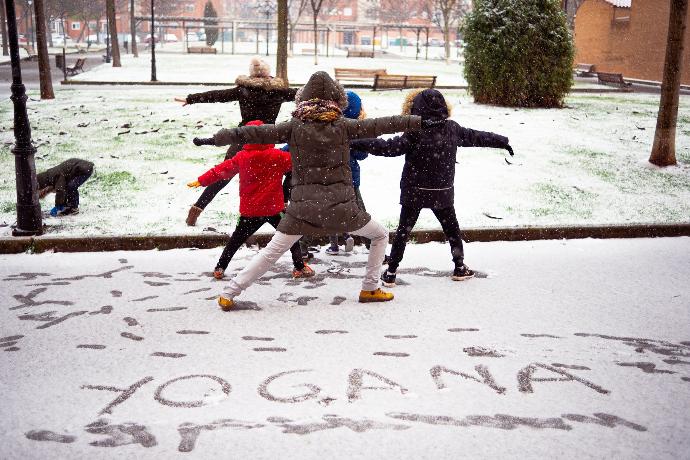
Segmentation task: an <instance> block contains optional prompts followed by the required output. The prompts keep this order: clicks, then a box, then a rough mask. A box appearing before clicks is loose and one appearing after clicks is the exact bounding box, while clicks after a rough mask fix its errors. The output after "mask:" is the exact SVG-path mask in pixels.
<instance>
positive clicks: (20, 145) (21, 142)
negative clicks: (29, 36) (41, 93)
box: [5, 0, 43, 236]
mask: <svg viewBox="0 0 690 460" xmlns="http://www.w3.org/2000/svg"><path fill="white" fill-rule="evenodd" d="M5 10H6V12H7V35H8V41H9V44H10V58H11V60H12V86H11V90H12V96H10V99H12V102H13V104H14V139H15V144H14V148H13V149H12V153H13V154H14V170H15V177H16V184H17V227H16V228H15V229H14V230H13V231H12V235H14V236H32V235H40V234H41V233H43V221H42V219H41V205H40V204H39V202H38V182H37V181H36V163H35V161H34V155H35V153H36V148H35V147H34V146H33V145H31V125H30V124H29V116H28V115H27V112H26V100H27V97H26V88H25V87H24V84H23V83H22V69H21V65H20V62H19V37H18V35H17V17H16V13H15V10H14V0H5Z"/></svg>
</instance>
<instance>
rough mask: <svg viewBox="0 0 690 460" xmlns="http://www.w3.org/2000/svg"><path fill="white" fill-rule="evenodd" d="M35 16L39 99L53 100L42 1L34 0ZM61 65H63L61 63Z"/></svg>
mask: <svg viewBox="0 0 690 460" xmlns="http://www.w3.org/2000/svg"><path fill="white" fill-rule="evenodd" d="M34 14H35V15H36V48H38V75H39V81H40V86H41V99H55V94H54V93H53V80H52V76H51V75H50V56H49V55H48V42H47V40H46V14H45V7H44V6H43V0H34ZM63 65H65V64H64V63H63Z"/></svg>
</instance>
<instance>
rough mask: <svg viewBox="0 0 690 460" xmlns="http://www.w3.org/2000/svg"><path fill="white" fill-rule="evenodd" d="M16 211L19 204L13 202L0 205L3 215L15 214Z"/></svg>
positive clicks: (4, 202)
mask: <svg viewBox="0 0 690 460" xmlns="http://www.w3.org/2000/svg"><path fill="white" fill-rule="evenodd" d="M15 209H17V203H13V202H12V201H3V202H2V203H0V212H2V213H6V212H7V213H9V212H14V211H15Z"/></svg>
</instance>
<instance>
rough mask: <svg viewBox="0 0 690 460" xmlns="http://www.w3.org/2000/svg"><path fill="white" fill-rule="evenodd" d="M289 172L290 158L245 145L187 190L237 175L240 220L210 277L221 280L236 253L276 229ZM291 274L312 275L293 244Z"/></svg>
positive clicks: (270, 149)
mask: <svg viewBox="0 0 690 460" xmlns="http://www.w3.org/2000/svg"><path fill="white" fill-rule="evenodd" d="M261 125H263V123H262V122H261V121H258V120H256V121H250V122H249V123H247V124H246V126H261ZM290 169H292V161H291V160H290V154H289V153H287V152H283V151H282V150H278V149H276V148H274V145H273V144H245V145H244V146H243V148H242V150H240V151H239V152H237V154H236V155H235V156H233V157H232V158H230V159H229V160H225V161H224V162H223V163H221V164H219V165H217V166H215V167H213V168H211V169H209V170H208V171H206V172H205V173H204V174H202V175H201V176H199V179H198V180H196V181H194V182H190V183H189V184H187V186H189V187H200V186H204V187H206V186H209V185H211V184H214V183H216V182H218V181H222V180H225V179H226V178H229V177H233V176H235V175H236V174H238V173H239V175H240V219H239V221H238V222H237V226H236V227H235V231H234V232H233V233H232V236H231V237H230V241H228V244H227V245H226V246H225V249H224V250H223V253H222V254H221V256H220V259H218V263H217V264H216V268H215V270H214V271H213V277H214V278H216V279H222V278H223V275H224V274H225V270H226V269H227V268H228V264H230V261H231V260H232V257H233V256H234V255H235V253H236V252H237V250H238V249H239V248H240V247H241V246H242V245H243V244H244V243H245V242H246V241H247V239H249V237H250V236H252V235H253V234H254V233H256V231H257V230H259V228H260V227H261V226H262V225H263V224H266V223H268V224H271V225H272V226H273V228H278V224H279V223H280V219H281V213H282V212H283V211H284V210H285V204H284V199H283V187H282V183H281V180H282V178H283V175H284V174H285V173H286V172H288V171H290ZM290 252H291V254H292V263H293V265H294V267H295V268H294V270H293V271H292V276H293V278H306V277H310V276H313V275H314V271H313V270H312V269H311V268H310V267H309V266H308V265H307V264H305V263H304V261H303V260H302V254H301V252H300V249H299V245H298V244H297V243H295V244H293V245H292V247H291V248H290Z"/></svg>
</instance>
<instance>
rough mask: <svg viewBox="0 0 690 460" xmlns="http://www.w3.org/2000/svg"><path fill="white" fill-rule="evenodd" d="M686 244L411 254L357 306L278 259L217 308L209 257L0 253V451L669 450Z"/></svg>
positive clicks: (680, 405) (682, 440)
mask: <svg viewBox="0 0 690 460" xmlns="http://www.w3.org/2000/svg"><path fill="white" fill-rule="evenodd" d="M689 243H690V239H688V238H674V239H655V240H646V239H635V240H605V241H604V240H573V241H542V242H519V243H471V244H469V245H468V246H467V261H468V263H469V264H470V265H471V266H472V267H473V268H474V269H476V270H479V271H481V272H482V273H483V275H482V277H481V278H477V279H473V280H468V281H465V282H462V283H458V282H453V281H451V280H450V279H449V277H448V275H449V271H448V270H449V268H450V254H449V252H450V251H449V249H448V247H447V245H442V244H438V243H433V244H426V245H412V246H411V247H409V248H408V252H407V254H406V259H405V260H404V261H403V264H402V265H401V267H400V271H399V273H400V275H399V279H400V281H401V284H402V285H401V286H398V287H396V288H395V290H394V292H395V295H396V298H395V300H394V301H392V302H390V303H386V304H377V305H373V304H358V303H357V302H356V301H355V299H356V295H357V293H358V290H359V286H360V277H361V276H362V275H363V265H364V263H365V256H364V255H362V254H354V255H350V256H347V257H346V256H340V257H329V256H325V255H319V256H318V260H316V261H315V263H314V264H313V267H314V268H315V269H316V271H317V272H318V274H317V277H315V278H312V279H310V280H307V281H293V280H292V279H291V278H290V276H289V272H288V270H289V269H290V265H291V264H290V261H289V259H288V258H287V257H284V258H283V259H281V261H280V262H279V265H278V266H276V268H275V270H273V271H270V272H269V273H267V275H266V276H265V277H264V278H263V279H262V281H261V283H260V284H257V285H255V286H252V287H251V288H250V289H248V290H247V292H246V293H245V294H244V295H243V296H242V297H241V300H242V302H241V303H240V304H239V305H238V310H236V311H231V312H228V313H223V312H221V311H220V310H219V309H218V308H217V306H216V304H215V302H214V297H215V295H216V293H217V292H218V290H219V289H220V288H221V287H222V285H223V283H222V282H217V281H213V280H212V279H211V278H210V277H209V273H208V271H209V270H210V269H211V268H212V267H213V263H214V262H215V259H216V258H217V257H218V254H219V252H220V251H219V250H205V251H193V250H174V251H163V252H157V251H149V252H114V253H83V254H40V255H26V254H22V255H0V287H1V288H0V305H2V306H3V308H1V309H0V368H1V369H2V374H1V375H0V400H1V401H2V404H0V457H1V458H7V459H15V458H22V459H24V458H27V459H28V458H31V459H33V458H36V459H39V458H40V459H53V458H56V459H57V458H60V459H64V458H70V459H72V458H75V459H76V458H80V459H81V458H84V459H87V458H89V459H91V458H173V457H175V456H184V457H185V458H200V459H206V458H256V459H275V458H287V459H293V458H294V459H317V458H318V459H323V458H338V459H340V458H342V459H357V458H381V459H419V458H424V459H427V458H438V459H457V458H466V457H467V458H555V457H561V458H626V459H627V458H655V459H676V458H685V457H687V453H688V452H689V451H690V436H688V431H689V428H690V412H689V411H688V407H689V406H690V391H688V390H689V389H690V366H689V364H690V312H689V310H688V305H689V298H690V290H689V289H688V285H687V280H688V278H690V265H689V264H688V263H687V262H688V260H689V258H690V244H689ZM253 254H254V250H251V249H246V248H244V249H242V250H241V251H240V252H239V253H238V254H237V257H236V259H235V260H234V261H233V262H232V264H231V265H230V270H229V272H234V271H235V270H237V269H239V268H240V267H241V266H243V265H244V264H245V263H246V261H247V259H248V258H250V257H252V256H253ZM649 286H652V288H651V289H650V288H649Z"/></svg>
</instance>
